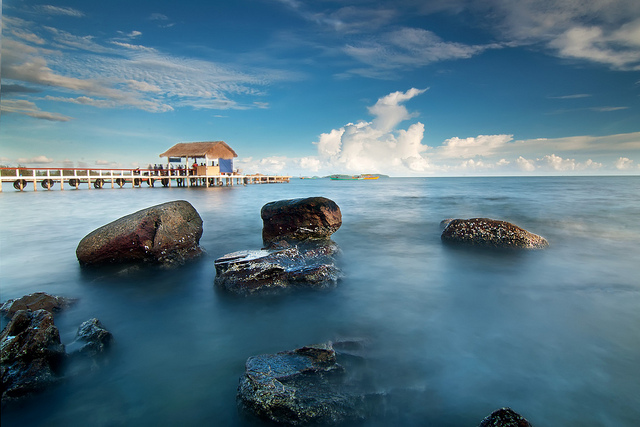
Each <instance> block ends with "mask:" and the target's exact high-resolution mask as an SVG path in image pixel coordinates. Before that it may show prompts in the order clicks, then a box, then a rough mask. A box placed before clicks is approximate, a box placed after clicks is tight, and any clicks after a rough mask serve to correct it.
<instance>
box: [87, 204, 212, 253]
mask: <svg viewBox="0 0 640 427" xmlns="http://www.w3.org/2000/svg"><path fill="white" fill-rule="evenodd" d="M201 236H202V218H200V215H198V212H197V211H196V210H195V208H194V207H193V206H191V204H190V203H189V202H186V201H184V200H179V201H174V202H168V203H163V204H161V205H157V206H152V207H150V208H147V209H143V210H141V211H138V212H135V213H133V214H130V215H127V216H124V217H122V218H120V219H117V220H115V221H113V222H111V223H109V224H107V225H104V226H102V227H100V228H98V229H97V230H94V231H92V232H91V233H89V234H88V235H87V236H85V237H84V238H83V239H82V240H81V241H80V243H79V244H78V248H77V249H76V255H77V257H78V260H79V261H80V263H81V264H84V265H87V264H103V263H121V262H135V261H150V262H158V263H162V264H165V265H167V264H172V263H181V262H184V261H185V260H187V259H189V258H192V257H195V256H198V255H200V254H201V253H202V250H201V249H200V246H199V242H200V237H201Z"/></svg>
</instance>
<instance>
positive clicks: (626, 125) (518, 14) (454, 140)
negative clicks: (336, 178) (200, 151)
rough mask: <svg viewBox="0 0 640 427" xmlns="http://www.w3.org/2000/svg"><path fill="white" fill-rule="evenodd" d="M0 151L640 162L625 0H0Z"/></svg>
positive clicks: (341, 164) (27, 156) (48, 156)
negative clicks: (193, 147)
mask: <svg viewBox="0 0 640 427" xmlns="http://www.w3.org/2000/svg"><path fill="white" fill-rule="evenodd" d="M2 25H3V28H2V40H1V43H2V58H1V66H2V74H1V79H2V80H1V83H2V87H1V115H0V141H1V142H0V163H3V164H9V165H15V164H17V163H20V164H23V165H28V166H31V167H61V166H68V167H105V168H108V167H123V168H128V167H136V166H146V165H147V164H149V163H152V164H153V163H158V162H160V161H161V159H160V158H159V157H158V155H159V154H160V153H162V152H163V151H165V150H166V149H167V148H169V147H170V146H172V145H173V144H175V143H177V142H190V141H213V140H224V141H226V142H227V143H228V144H229V145H230V146H231V147H233V148H234V150H235V151H236V152H237V153H238V155H239V157H238V158H237V159H236V161H235V166H236V167H238V168H241V169H242V170H243V172H246V173H254V172H261V173H269V174H290V175H294V176H298V175H326V174H331V173H384V174H389V175H392V176H460V175H557V174H563V175H565V174H576V175H591V174H640V2H638V1H637V0H564V1H560V0H535V1H534V0H521V1H517V2H515V1H510V0H482V1H472V0H434V1H425V0H394V1H369V0H355V1H338V0H326V1H325V0H315V1H308V2H303V1H299V0H234V1H224V0H222V1H221V0H219V1H183V2H175V1H164V0H153V1H151V0H135V1H131V0H128V1H126V2H125V1H118V0H116V1H109V2H93V1H90V2H89V1H80V0H69V1H47V0H43V1H31V0H24V1H19V0H4V2H3V3H2Z"/></svg>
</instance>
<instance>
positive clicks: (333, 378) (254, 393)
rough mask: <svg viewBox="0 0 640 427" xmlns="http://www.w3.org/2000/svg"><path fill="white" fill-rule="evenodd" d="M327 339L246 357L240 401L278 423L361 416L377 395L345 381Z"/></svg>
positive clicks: (243, 406) (331, 421)
mask: <svg viewBox="0 0 640 427" xmlns="http://www.w3.org/2000/svg"><path fill="white" fill-rule="evenodd" d="M343 374H344V368H343V367H342V366H341V365H339V364H338V363H337V360H336V353H335V351H334V350H333V348H332V346H331V344H330V343H328V344H320V345H315V346H309V347H302V348H299V349H297V350H294V351H284V352H280V353H276V354H265V355H261V356H253V357H250V358H249V359H248V360H247V362H246V371H245V374H244V375H243V376H242V378H241V379H240V384H239V386H238V395H237V400H238V406H239V407H240V408H241V409H243V410H245V411H249V412H250V413H252V414H254V415H256V416H257V417H259V418H261V419H263V420H266V421H271V422H275V423H281V424H289V425H307V424H310V423H313V424H316V423H318V424H339V423H343V422H346V421H355V420H362V419H364V418H365V417H366V416H367V415H368V414H369V413H370V410H371V406H372V405H373V404H374V403H373V401H375V400H376V396H375V395H367V394H364V393H361V392H359V391H357V390H356V389H355V388H353V387H352V386H350V385H348V384H345V381H344V375H343Z"/></svg>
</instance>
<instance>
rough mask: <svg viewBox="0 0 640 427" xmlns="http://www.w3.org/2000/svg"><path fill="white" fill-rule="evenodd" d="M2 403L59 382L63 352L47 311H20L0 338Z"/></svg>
mask: <svg viewBox="0 0 640 427" xmlns="http://www.w3.org/2000/svg"><path fill="white" fill-rule="evenodd" d="M0 340H1V348H2V350H1V360H0V370H1V373H2V402H7V401H11V400H15V399H18V398H20V397H23V396H26V395H29V394H31V393H34V392H38V391H41V390H43V389H45V388H46V387H48V386H50V385H52V384H54V383H56V382H58V381H59V380H60V378H61V377H60V369H61V366H62V363H63V361H64V359H65V356H66V354H65V348H64V345H63V344H62V343H61V342H60V333H59V332H58V328H57V327H56V326H55V325H54V324H53V315H52V314H51V313H50V312H49V311H47V310H37V311H31V310H20V311H18V312H16V313H15V314H14V316H13V317H12V318H11V321H10V322H9V323H8V324H7V326H6V327H5V328H4V330H3V331H2V334H0Z"/></svg>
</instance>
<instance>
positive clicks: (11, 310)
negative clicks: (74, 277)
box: [0, 292, 76, 317]
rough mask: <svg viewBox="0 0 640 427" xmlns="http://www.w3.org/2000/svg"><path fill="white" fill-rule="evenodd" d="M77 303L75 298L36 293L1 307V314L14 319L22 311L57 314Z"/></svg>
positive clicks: (12, 300) (8, 302) (10, 301)
mask: <svg viewBox="0 0 640 427" xmlns="http://www.w3.org/2000/svg"><path fill="white" fill-rule="evenodd" d="M74 302H76V300H75V299H73V298H64V297H59V296H54V295H49V294H47V293H45V292H34V293H32V294H29V295H25V296H23V297H22V298H17V299H11V300H9V301H7V302H5V303H4V304H2V307H0V313H2V315H4V316H6V317H12V316H13V315H14V314H15V313H16V312H18V311H20V310H32V311H36V310H47V311H48V312H50V313H57V312H59V311H61V310H64V309H65V308H67V307H69V306H70V305H71V304H73V303H74Z"/></svg>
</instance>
